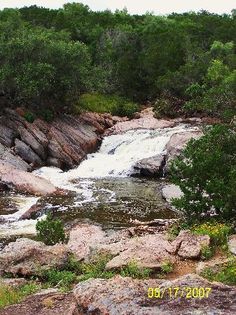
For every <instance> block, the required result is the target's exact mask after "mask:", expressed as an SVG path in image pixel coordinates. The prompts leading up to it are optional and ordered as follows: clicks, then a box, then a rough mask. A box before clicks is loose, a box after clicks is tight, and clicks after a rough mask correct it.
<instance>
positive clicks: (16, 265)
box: [0, 238, 68, 276]
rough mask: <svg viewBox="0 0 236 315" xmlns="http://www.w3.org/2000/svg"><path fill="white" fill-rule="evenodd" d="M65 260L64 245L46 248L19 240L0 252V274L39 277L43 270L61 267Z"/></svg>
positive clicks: (28, 240) (34, 242) (43, 245)
mask: <svg viewBox="0 0 236 315" xmlns="http://www.w3.org/2000/svg"><path fill="white" fill-rule="evenodd" d="M67 259H68V250H67V249H66V247H65V245H62V244H56V245H54V246H46V245H45V244H43V243H42V242H36V241H33V240H30V239H27V238H19V239H17V240H16V241H15V242H12V243H9V244H8V245H7V246H6V247H5V248H4V249H3V250H2V251H1V252H0V273H11V274H13V275H22V276H31V275H39V276H40V275H41V273H42V271H43V270H49V269H51V268H61V267H63V266H64V264H65V263H66V262H67Z"/></svg>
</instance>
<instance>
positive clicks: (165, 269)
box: [161, 261, 174, 273]
mask: <svg viewBox="0 0 236 315" xmlns="http://www.w3.org/2000/svg"><path fill="white" fill-rule="evenodd" d="M173 270H174V266H173V264H172V262H170V261H166V262H164V263H163V264H162V265H161V271H162V272H163V273H170V272H172V271H173Z"/></svg>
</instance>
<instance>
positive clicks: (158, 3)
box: [0, 0, 236, 14]
mask: <svg viewBox="0 0 236 315" xmlns="http://www.w3.org/2000/svg"><path fill="white" fill-rule="evenodd" d="M67 2H81V3H84V4H87V5H88V6H89V7H90V8H91V9H92V10H95V11H100V10H105V9H110V10H112V11H114V10H115V9H120V10H121V9H123V8H124V7H126V8H127V9H128V11H129V12H130V13H133V14H143V13H146V12H147V11H148V12H153V13H155V14H168V13H172V12H178V13H180V12H187V11H199V10H201V9H204V10H207V11H209V12H214V13H230V12H231V10H232V9H235V8H236V0H136V1H135V0H80V1H76V0H73V1H69V0H68V1H66V0H0V9H3V8H6V7H7V8H15V7H23V6H30V5H34V4H36V5H38V6H43V7H48V8H59V7H62V6H63V4H64V3H67Z"/></svg>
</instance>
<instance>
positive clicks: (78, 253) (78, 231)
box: [67, 224, 106, 260]
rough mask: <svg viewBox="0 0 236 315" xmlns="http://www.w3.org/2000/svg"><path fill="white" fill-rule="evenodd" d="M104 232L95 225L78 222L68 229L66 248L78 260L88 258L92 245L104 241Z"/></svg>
mask: <svg viewBox="0 0 236 315" xmlns="http://www.w3.org/2000/svg"><path fill="white" fill-rule="evenodd" d="M105 236H106V234H105V232H104V231H103V230H102V229H101V228H100V227H99V226H96V225H90V224H79V225H77V226H75V227H74V228H73V229H72V230H71V231H70V236H69V241H68V244H67V246H68V248H69V250H70V251H71V252H73V254H74V255H75V257H76V258H77V259H78V260H83V259H85V260H86V259H88V258H89V256H90V251H91V248H92V247H96V246H97V245H98V244H100V243H102V242H104V241H105Z"/></svg>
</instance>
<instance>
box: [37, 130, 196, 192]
mask: <svg viewBox="0 0 236 315" xmlns="http://www.w3.org/2000/svg"><path fill="white" fill-rule="evenodd" d="M192 130H196V127H189V126H187V125H178V126H177V127H173V128H164V129H163V128H162V129H155V130H149V129H138V130H129V131H127V132H125V133H123V134H118V135H111V136H108V137H105V138H104V140H103V142H102V145H101V147H100V149H99V151H98V152H96V153H93V154H89V155H88V157H87V159H86V160H84V161H83V162H82V163H81V164H80V165H79V166H78V167H77V168H75V169H73V170H70V171H68V172H62V171H61V170H59V169H56V168H48V167H43V168H42V169H40V170H37V171H36V172H35V174H36V175H38V176H42V177H44V178H46V179H48V180H50V181H52V182H53V184H54V185H56V186H59V187H62V188H69V187H68V181H72V180H74V179H78V178H82V179H85V178H89V179H92V178H105V177H128V176H130V175H131V174H132V173H133V167H134V165H135V163H136V162H138V161H139V160H142V159H144V158H148V157H152V156H155V155H158V154H163V153H165V149H166V145H167V143H168V141H169V140H170V137H171V136H172V135H173V134H174V133H178V132H183V131H192ZM72 190H73V189H72Z"/></svg>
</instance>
